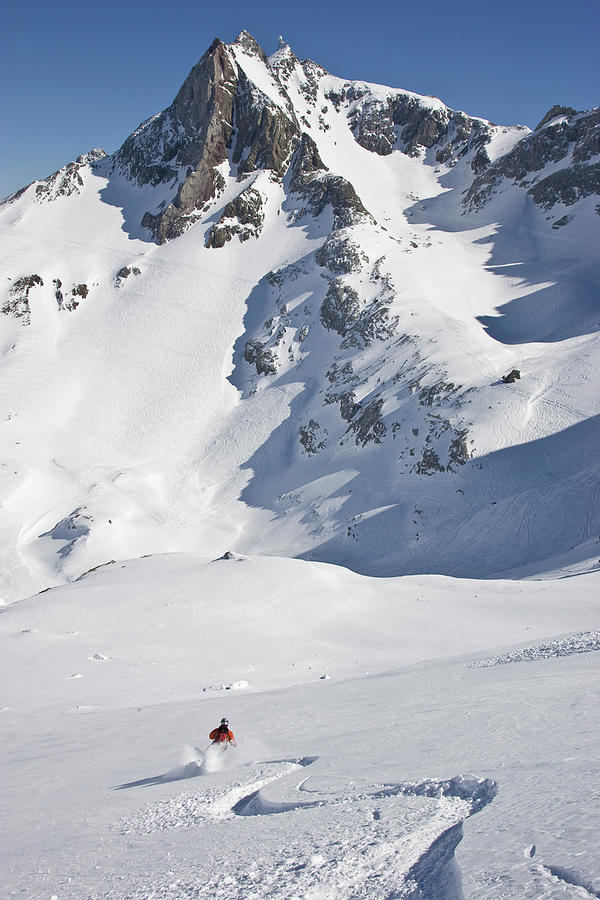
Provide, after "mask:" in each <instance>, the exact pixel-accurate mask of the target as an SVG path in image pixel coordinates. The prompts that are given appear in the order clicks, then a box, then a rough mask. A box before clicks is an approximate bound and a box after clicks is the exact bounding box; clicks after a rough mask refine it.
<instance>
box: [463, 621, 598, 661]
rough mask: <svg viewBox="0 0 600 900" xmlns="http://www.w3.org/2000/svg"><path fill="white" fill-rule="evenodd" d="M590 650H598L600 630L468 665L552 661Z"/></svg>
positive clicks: (589, 651)
mask: <svg viewBox="0 0 600 900" xmlns="http://www.w3.org/2000/svg"><path fill="white" fill-rule="evenodd" d="M592 650H600V629H596V630H594V631H582V632H580V633H579V634H571V635H569V636H568V637H566V638H558V639H557V640H555V641H547V642H545V643H542V644H534V645H533V646H531V647H522V648H521V649H520V650H511V651H509V652H508V653H503V654H502V655H501V656H489V657H487V658H486V659H478V660H477V661H476V662H473V663H470V664H469V668H474V669H487V668H489V667H490V666H503V665H506V663H513V662H531V661H532V660H536V659H552V658H553V657H556V656H572V655H573V654H574V653H591V652H592Z"/></svg>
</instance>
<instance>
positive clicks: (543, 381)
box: [0, 32, 600, 601]
mask: <svg viewBox="0 0 600 900" xmlns="http://www.w3.org/2000/svg"><path fill="white" fill-rule="evenodd" d="M599 194H600V110H599V109H595V110H592V111H589V112H577V111H575V110H572V109H569V108H565V107H554V108H553V109H552V110H550V112H549V113H548V115H547V116H545V117H544V119H543V120H542V122H540V124H539V126H538V127H537V128H536V129H535V131H533V132H531V131H530V130H529V129H527V128H525V127H523V126H514V127H503V126H498V125H494V124H492V123H490V122H487V121H485V120H483V119H480V118H475V117H471V116H469V115H467V114H465V113H463V112H458V111H454V110H451V109H449V108H448V107H446V106H445V105H444V104H443V103H442V102H441V101H440V100H438V99H435V98H431V97H422V96H419V95H417V94H413V93H409V92H406V91H401V90H395V89H391V88H387V87H382V86H379V85H373V84H368V83H364V82H349V81H344V80H342V79H339V78H336V77H334V76H333V75H330V74H328V73H327V72H325V71H324V70H323V69H322V68H321V67H320V66H318V65H317V64H315V63H313V62H311V61H309V60H305V61H302V62H301V61H299V60H298V59H297V58H296V57H295V55H294V53H293V52H292V50H291V49H290V47H289V46H288V45H287V44H285V43H284V42H283V41H281V42H280V47H279V49H278V50H277V52H276V53H275V54H273V56H271V57H270V58H267V57H266V55H265V54H264V52H263V51H262V49H261V48H260V47H259V46H258V44H257V43H256V41H255V40H254V39H253V38H252V37H251V35H249V34H248V33H247V32H242V33H241V34H240V36H239V37H238V38H237V40H236V41H234V42H233V43H232V44H229V45H226V44H224V43H223V42H221V41H220V40H215V41H214V42H213V44H212V45H211V47H210V48H209V49H208V50H207V52H206V53H205V54H204V56H203V57H202V59H201V60H200V61H199V62H198V64H197V65H196V66H194V68H193V69H192V71H191V72H190V74H189V76H188V78H187V79H186V81H185V82H184V84H183V86H182V87H181V89H180V91H179V93H178V94H177V96H176V97H175V99H174V101H173V103H172V104H171V106H170V107H169V108H168V109H166V110H164V111H163V112H161V113H159V114H158V115H156V116H154V117H152V118H151V119H150V120H148V121H147V122H145V123H143V124H142V125H140V126H139V127H138V128H137V129H136V130H135V131H134V132H133V133H132V134H131V136H130V137H129V138H127V140H126V141H125V142H124V144H123V146H122V147H121V148H120V149H119V150H118V151H117V152H116V153H114V154H113V155H112V156H107V155H106V154H105V153H104V152H103V151H100V150H93V151H91V152H90V153H87V154H84V155H83V156H81V157H79V158H78V159H77V160H76V161H75V162H71V163H69V164H68V165H67V166H65V167H64V168H63V169H61V170H60V171H59V172H57V173H55V174H54V175H52V176H50V177H49V178H47V179H44V180H42V181H39V182H35V183H34V184H32V185H30V186H28V187H27V188H25V189H23V190H22V191H19V192H18V193H17V194H15V195H14V196H13V197H10V198H8V200H6V201H5V202H4V204H3V205H2V206H1V207H0V229H1V233H2V240H3V246H4V253H3V256H2V262H1V265H2V297H1V298H0V304H1V309H2V313H3V315H2V316H1V317H0V319H1V321H0V373H1V377H0V391H1V392H2V400H1V402H2V422H1V424H0V443H1V452H0V458H1V463H0V465H1V468H0V476H1V478H0V534H1V536H2V541H1V542H0V572H1V573H2V574H1V577H2V586H1V596H2V598H3V599H4V600H5V601H10V600H13V599H15V598H19V597H23V596H26V595H28V594H31V593H33V592H34V591H37V590H41V589H43V588H46V587H48V586H49V585H53V584H59V583H61V582H63V581H65V580H72V579H74V578H77V577H79V576H80V575H81V574H82V573H83V572H85V571H86V570H88V569H90V568H91V567H94V566H97V565H99V564H101V563H103V562H105V561H107V560H109V559H119V558H121V559H122V558H129V557H135V556H142V555H145V554H149V553H156V552H164V551H173V550H193V551H197V552H200V553H201V554H202V555H205V556H217V555H220V554H221V553H222V552H223V551H224V550H225V549H232V550H236V551H239V552H241V553H251V554H270V555H281V556H300V557H304V558H307V559H314V560H322V561H328V562H335V563H341V564H344V565H347V566H350V567H351V568H354V569H355V570H357V571H359V572H363V573H368V574H377V575H382V574H383V575H392V574H400V573H422V572H438V573H444V574H450V575H459V576H473V577H489V576H491V575H494V574H498V573H508V572H511V573H516V572H518V573H521V574H523V573H526V574H537V573H542V572H547V571H548V570H550V569H553V568H556V567H557V566H559V567H561V568H565V567H567V568H569V569H570V571H586V570H588V569H590V568H592V567H593V566H595V565H596V564H597V560H598V546H597V540H598V534H599V533H600V492H599V488H598V484H599V475H600V470H599V463H598V454H597V451H596V447H597V445H598V439H599V438H600V427H599V418H598V388H597V378H598V367H599V363H600V343H599V337H598V335H599V331H600V308H599V299H600V297H599V275H600V272H599V265H598V263H599V256H598V246H599V234H600V217H599V213H600V200H599ZM513 370H516V372H517V374H516V375H515V374H513V376H512V378H510V379H507V380H506V381H505V380H504V379H505V378H506V377H507V376H508V375H509V373H511V372H513Z"/></svg>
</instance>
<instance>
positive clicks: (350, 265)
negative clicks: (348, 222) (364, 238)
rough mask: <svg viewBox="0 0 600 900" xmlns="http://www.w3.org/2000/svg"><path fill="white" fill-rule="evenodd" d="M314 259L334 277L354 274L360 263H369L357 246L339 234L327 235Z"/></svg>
mask: <svg viewBox="0 0 600 900" xmlns="http://www.w3.org/2000/svg"><path fill="white" fill-rule="evenodd" d="M315 258H316V260H317V262H318V264H319V265H320V266H323V268H326V269H329V271H330V272H334V273H335V274H336V275H348V274H349V273H350V272H356V271H358V269H360V267H361V264H362V263H368V261H369V258H368V256H366V254H365V253H363V251H362V250H361V249H360V247H359V246H358V244H356V243H355V242H354V241H352V240H351V239H350V238H349V237H345V236H343V235H341V234H340V233H339V232H333V233H332V234H330V235H329V237H328V238H327V240H326V241H325V243H324V244H323V246H322V247H320V248H319V249H318V250H317V252H316V256H315Z"/></svg>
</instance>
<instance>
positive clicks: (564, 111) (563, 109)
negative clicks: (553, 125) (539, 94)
mask: <svg viewBox="0 0 600 900" xmlns="http://www.w3.org/2000/svg"><path fill="white" fill-rule="evenodd" d="M575 115H577V110H575V109H573V107H572V106H560V105H559V104H558V103H555V104H554V106H553V107H552V109H549V110H548V112H547V113H546V115H545V116H544V118H543V119H542V120H541V121H540V122H538V124H537V125H536V126H535V128H534V129H533V130H534V131H539V130H540V128H543V127H544V125H548V123H549V122H552V120H553V119H558V118H559V116H567V117H569V116H575Z"/></svg>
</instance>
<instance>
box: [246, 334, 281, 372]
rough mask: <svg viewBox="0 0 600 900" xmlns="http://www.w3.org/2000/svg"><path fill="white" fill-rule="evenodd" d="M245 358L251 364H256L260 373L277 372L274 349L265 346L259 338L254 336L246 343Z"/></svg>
mask: <svg viewBox="0 0 600 900" xmlns="http://www.w3.org/2000/svg"><path fill="white" fill-rule="evenodd" d="M244 359H245V360H246V362H248V363H250V365H254V366H256V371H257V373H258V374H259V375H276V374H277V361H276V357H275V354H274V352H273V350H271V349H269V348H268V347H265V345H264V344H263V343H262V341H259V340H258V338H253V339H252V340H250V341H248V342H247V343H246V346H245V348H244Z"/></svg>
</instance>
